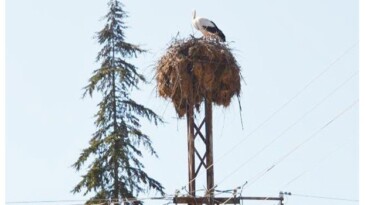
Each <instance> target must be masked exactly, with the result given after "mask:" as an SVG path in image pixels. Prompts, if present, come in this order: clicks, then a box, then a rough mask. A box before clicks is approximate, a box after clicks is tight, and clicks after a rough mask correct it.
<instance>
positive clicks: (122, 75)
mask: <svg viewBox="0 0 365 205" xmlns="http://www.w3.org/2000/svg"><path fill="white" fill-rule="evenodd" d="M108 6H109V12H108V14H107V15H106V16H105V18H106V20H107V24H106V25H105V27H104V28H103V29H102V30H101V31H100V32H98V33H97V38H98V42H99V44H101V45H102V49H101V51H100V52H99V53H98V55H97V61H98V62H100V63H101V66H100V68H98V69H96V70H95V71H94V72H93V75H92V77H91V78H90V79H89V84H88V85H87V86H86V87H85V93H84V97H85V96H86V95H90V97H92V95H93V93H94V92H98V93H101V94H102V100H101V102H100V103H99V104H98V107H99V111H98V112H97V113H96V115H95V118H96V121H95V125H96V127H97V131H96V132H95V133H94V134H93V135H92V138H91V140H90V142H89V147H87V148H86V149H84V150H83V151H82V153H81V154H80V157H79V158H78V160H77V161H76V162H75V163H74V164H73V167H74V168H75V169H76V170H77V171H80V169H81V168H82V167H84V166H85V163H86V164H87V163H89V162H91V163H90V164H89V165H88V166H87V173H86V174H85V175H83V176H82V180H81V181H80V182H79V183H78V184H77V185H76V186H75V187H74V189H73V190H72V192H73V193H74V194H75V193H79V192H81V191H83V192H84V195H86V194H88V193H95V196H94V197H92V198H91V199H89V201H88V202H86V204H91V203H95V202H96V203H97V202H98V201H99V203H100V202H106V201H113V202H118V201H119V202H121V201H122V199H125V198H128V199H129V200H131V199H134V198H136V197H137V196H138V195H139V194H140V193H146V192H148V191H150V190H154V191H156V192H157V193H159V194H162V195H163V194H164V191H163V189H164V188H163V186H162V185H161V184H160V183H159V182H158V181H156V180H155V179H153V178H151V177H149V176H148V174H147V173H146V172H144V171H143V169H144V166H143V164H142V163H141V162H140V159H141V158H142V157H143V156H142V152H141V150H140V148H141V147H142V148H144V149H146V150H147V151H149V153H150V154H151V155H153V156H156V157H157V154H156V152H155V150H154V149H153V147H152V144H151V140H150V138H149V136H147V135H146V134H144V133H143V132H142V130H141V129H140V128H141V124H140V119H141V118H146V119H148V120H149V121H150V122H153V123H154V124H156V125H157V124H158V123H160V122H162V120H161V119H160V118H159V116H158V115H157V114H156V113H155V112H153V111H152V110H151V109H148V108H146V107H144V106H143V105H141V104H138V103H137V102H135V101H134V100H132V99H131V98H130V92H131V90H132V89H133V88H136V89H138V82H139V81H142V82H145V78H144V77H143V76H142V75H141V74H140V73H138V71H137V68H136V67H135V66H134V65H132V64H130V63H128V62H127V61H126V59H128V58H133V57H137V54H139V53H142V52H144V50H142V49H141V48H139V47H138V46H136V45H133V44H130V43H127V42H125V41H124V39H125V37H124V32H123V30H124V29H126V26H125V25H124V19H125V18H126V17H127V15H126V13H125V11H124V10H123V5H122V4H121V3H120V2H119V1H118V0H111V1H110V2H109V3H108ZM141 203H142V202H138V201H135V202H133V204H141Z"/></svg>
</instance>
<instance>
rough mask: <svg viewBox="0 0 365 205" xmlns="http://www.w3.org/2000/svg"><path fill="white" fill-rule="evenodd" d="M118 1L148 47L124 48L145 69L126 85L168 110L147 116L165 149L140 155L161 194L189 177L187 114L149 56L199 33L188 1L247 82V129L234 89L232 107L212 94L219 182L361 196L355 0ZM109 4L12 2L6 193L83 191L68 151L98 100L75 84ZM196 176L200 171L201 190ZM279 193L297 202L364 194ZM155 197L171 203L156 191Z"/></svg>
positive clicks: (79, 141)
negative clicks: (159, 87)
mask: <svg viewBox="0 0 365 205" xmlns="http://www.w3.org/2000/svg"><path fill="white" fill-rule="evenodd" d="M122 2H123V3H124V4H125V10H126V11H127V12H128V13H129V15H130V17H129V18H128V19H126V23H127V25H128V26H129V28H128V29H127V30H126V40H127V41H128V42H130V43H135V44H139V45H141V46H142V48H144V49H148V50H149V52H148V53H146V54H143V55H140V56H139V58H138V59H131V60H130V61H131V62H133V63H134V64H135V65H136V66H138V67H139V69H140V71H141V72H142V73H143V74H145V75H146V76H147V77H149V78H150V80H152V83H151V84H148V85H143V86H142V85H141V90H140V91H135V92H134V93H133V96H135V99H136V100H137V101H139V102H142V103H143V104H144V105H146V106H148V107H150V108H152V109H153V110H155V111H156V112H157V113H158V114H160V115H161V116H162V117H163V118H164V120H165V121H166V122H167V123H166V124H165V125H162V126H159V127H157V128H156V127H154V126H152V125H150V124H147V123H145V124H144V128H143V129H144V130H145V131H146V132H147V133H149V134H150V135H151V137H152V141H153V145H154V148H155V149H156V151H157V152H158V155H159V158H158V159H155V158H151V157H149V156H147V155H146V157H145V158H144V163H145V165H146V171H147V172H148V173H149V174H150V175H151V177H154V178H155V179H157V180H158V181H160V182H161V183H162V185H163V186H164V187H165V188H166V189H165V191H166V193H167V194H174V192H175V190H176V189H180V188H181V187H182V186H185V185H186V184H187V177H188V173H187V170H188V169H187V147H186V145H187V141H186V122H185V119H180V120H179V119H177V118H176V116H177V115H176V114H175V111H174V109H173V107H172V104H171V103H169V102H168V101H165V100H164V99H162V98H159V97H158V96H157V93H156V88H155V86H156V83H155V80H154V79H152V76H153V74H154V69H153V67H154V65H155V64H156V62H157V61H158V59H159V58H160V57H161V56H162V55H163V54H164V52H165V49H166V47H167V45H168V43H169V42H170V40H171V38H172V37H173V36H175V35H176V34H177V33H178V32H179V33H180V36H182V37H188V36H189V35H190V34H194V35H195V36H200V35H201V34H200V33H198V32H196V31H194V30H193V28H192V26H191V12H192V10H193V9H196V10H197V14H198V15H199V16H202V17H206V18H210V19H212V20H213V21H214V22H215V23H216V24H217V25H218V27H219V28H220V29H221V30H222V31H223V32H224V33H225V35H226V39H227V41H228V42H229V44H230V46H231V48H233V52H234V55H235V56H236V59H237V61H238V62H239V64H240V65H241V73H242V75H243V76H244V78H245V81H246V82H247V85H244V84H243V82H242V85H243V89H242V93H241V103H242V113H241V114H242V120H243V127H244V129H242V127H241V123H240V115H239V107H238V103H237V100H236V99H235V100H233V102H232V105H231V106H230V107H228V108H226V109H223V108H222V107H214V114H213V119H214V122H213V127H214V130H213V136H214V161H215V182H216V183H217V185H218V187H217V189H218V190H225V189H232V188H235V187H237V186H240V185H242V184H243V183H244V182H245V181H248V184H247V186H245V187H244V189H243V192H242V193H243V195H244V196H278V194H279V192H280V191H288V192H292V193H293V194H297V195H315V196H323V197H336V198H345V199H352V200H357V199H358V196H359V194H358V180H359V177H358V174H359V171H358V169H359V165H358V161H359V158H358V152H359V149H358V141H359V138H358V134H359V133H358V130H359V127H358V111H359V109H358V104H355V105H354V106H352V107H349V106H351V105H352V103H353V102H355V101H356V100H357V99H358V97H359V96H358V93H359V90H358V83H359V81H358V73H357V72H358V67H359V66H358V37H359V35H358V32H359V29H358V23H359V22H358V1H355V0H321V1H315V0H307V1H290V0H256V1H235V2H230V3H227V1H209V3H208V1H205V2H196V1H193V0H187V1H179V2H177V1H167V0H165V1H162V0H158V1H148V2H146V1H143V2H142V1H131V0H128V1H122ZM106 4H107V1H106V0H105V1H86V0H79V1H71V0H63V1H47V0H32V1H27V0H11V1H7V2H6V31H5V34H6V50H5V51H6V101H5V103H6V116H5V120H6V124H5V127H6V133H5V136H6V162H5V163H6V168H5V171H6V187H5V188H6V190H5V197H6V201H7V202H17V201H47V200H51V201H53V200H56V201H57V200H79V199H86V197H83V196H82V194H79V195H72V194H71V193H70V190H71V189H72V188H73V187H74V185H76V183H78V181H79V180H80V179H81V178H80V176H81V175H82V174H83V173H84V172H81V173H77V172H75V170H73V169H72V168H71V164H72V163H74V162H75V160H76V159H77V158H78V156H79V154H80V151H81V149H83V148H85V147H86V146H88V141H89V139H90V138H91V134H92V133H93V132H94V131H95V126H94V124H93V122H94V118H93V115H94V114H95V113H96V112H97V110H98V108H97V107H96V104H97V103H98V100H99V99H98V98H93V99H90V98H86V99H84V100H82V99H81V96H82V93H83V91H82V87H84V86H85V85H86V84H87V80H88V79H89V77H90V76H91V73H92V71H93V70H94V69H96V68H97V67H98V64H97V63H95V57H96V55H97V52H98V50H99V48H100V47H99V45H98V44H97V42H96V40H95V39H93V37H94V36H95V32H96V31H99V30H100V29H101V28H102V26H103V25H104V22H103V21H100V20H101V17H102V16H103V15H105V14H106V8H107V7H106ZM347 108H349V109H347ZM332 119H335V120H334V121H333V122H332V123H331V124H329V125H328V126H326V127H324V126H325V125H326V124H327V123H328V122H330V121H331V120H332ZM311 137H313V138H311ZM307 139H311V140H309V141H306V140H307ZM298 145H300V146H299V147H298V149H297V150H295V151H293V152H292V150H293V149H295V148H296V147H297V146H298ZM260 150H262V151H260ZM285 156H287V157H286V158H284V159H283V157H285ZM280 159H283V160H282V161H278V160H280ZM276 162H279V163H277V164H276ZM274 164H275V165H276V166H275V167H274V168H273V169H271V170H270V171H268V172H265V173H264V174H262V175H261V173H262V171H263V170H267V169H268V168H270V167H272V165H274ZM298 176H299V177H298ZM297 177H298V178H297ZM288 183H289V184H288ZM204 186H205V178H204V175H201V176H200V177H199V178H198V181H197V189H204ZM181 192H182V193H184V191H181ZM198 194H203V192H200V193H199V192H198ZM150 196H154V195H153V194H152V193H151V195H150ZM287 199H288V203H289V204H297V205H304V204H309V203H310V204H321V205H323V204H324V205H326V204H331V205H337V204H338V205H339V204H358V203H357V202H349V201H340V200H329V199H316V198H310V197H300V196H290V197H288V198H287ZM151 203H152V202H151ZM153 203H156V202H153ZM162 203H166V202H157V204H162ZM34 204H35V203H34ZM56 204H60V205H63V204H75V203H74V202H73V203H71V202H62V203H61V202H58V203H56ZM148 204H149V202H148ZM244 204H273V202H258V203H255V202H251V201H250V202H246V201H245V202H244Z"/></svg>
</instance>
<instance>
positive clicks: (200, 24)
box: [193, 10, 226, 42]
mask: <svg viewBox="0 0 365 205" xmlns="http://www.w3.org/2000/svg"><path fill="white" fill-rule="evenodd" d="M193 26H194V28H196V29H197V30H198V31H200V32H202V33H203V35H204V36H209V35H215V36H217V37H218V38H219V39H220V40H222V41H223V42H225V41H226V37H225V36H224V34H223V32H222V31H221V30H220V29H219V28H218V27H217V25H215V23H214V22H213V21H211V20H209V19H206V18H201V17H197V16H196V12H195V10H194V11H193Z"/></svg>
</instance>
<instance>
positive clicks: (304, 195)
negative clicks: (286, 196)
mask: <svg viewBox="0 0 365 205" xmlns="http://www.w3.org/2000/svg"><path fill="white" fill-rule="evenodd" d="M291 195H292V196H299V197H307V198H315V199H328V200H336V201H348V202H358V201H359V200H357V199H346V198H337V197H327V196H316V195H307V194H293V193H291Z"/></svg>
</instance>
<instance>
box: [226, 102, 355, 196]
mask: <svg viewBox="0 0 365 205" xmlns="http://www.w3.org/2000/svg"><path fill="white" fill-rule="evenodd" d="M358 102H359V100H358V99H356V100H355V101H354V102H353V103H351V104H350V105H349V106H348V107H346V108H345V109H344V110H343V111H341V112H340V113H339V114H337V115H336V116H335V117H333V118H332V119H331V120H329V121H328V122H327V123H326V124H324V125H323V126H322V127H320V128H319V129H318V130H317V131H316V132H314V133H313V134H312V135H311V136H309V137H308V138H307V139H306V140H304V141H303V142H302V143H300V144H298V145H297V146H296V147H294V149H292V150H291V151H289V152H288V153H287V154H285V155H284V156H283V157H281V158H280V159H279V160H277V161H276V162H274V163H273V164H272V165H271V166H270V167H268V168H265V169H264V170H262V171H261V172H260V173H259V174H257V175H256V176H254V177H252V178H251V179H249V180H248V186H245V187H242V189H244V188H247V187H249V186H250V185H252V184H254V183H255V182H257V181H258V180H259V179H260V178H262V177H263V176H264V175H266V174H267V173H268V172H269V171H271V170H272V169H273V168H275V167H276V166H277V165H278V164H279V163H281V162H282V161H284V160H285V159H286V158H287V157H288V156H289V155H291V154H292V153H293V152H295V151H296V150H297V149H298V148H299V147H301V146H303V145H304V144H305V143H307V142H308V141H309V140H311V139H313V138H314V137H315V136H317V135H318V134H319V133H320V132H322V131H323V130H324V129H325V128H327V127H328V126H329V125H330V124H332V123H333V122H334V121H335V120H337V119H338V118H340V117H341V116H342V115H344V114H345V113H346V112H348V111H349V110H350V109H351V108H353V107H354V106H355V105H356V104H358ZM233 197H234V196H232V197H231V198H233Z"/></svg>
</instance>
